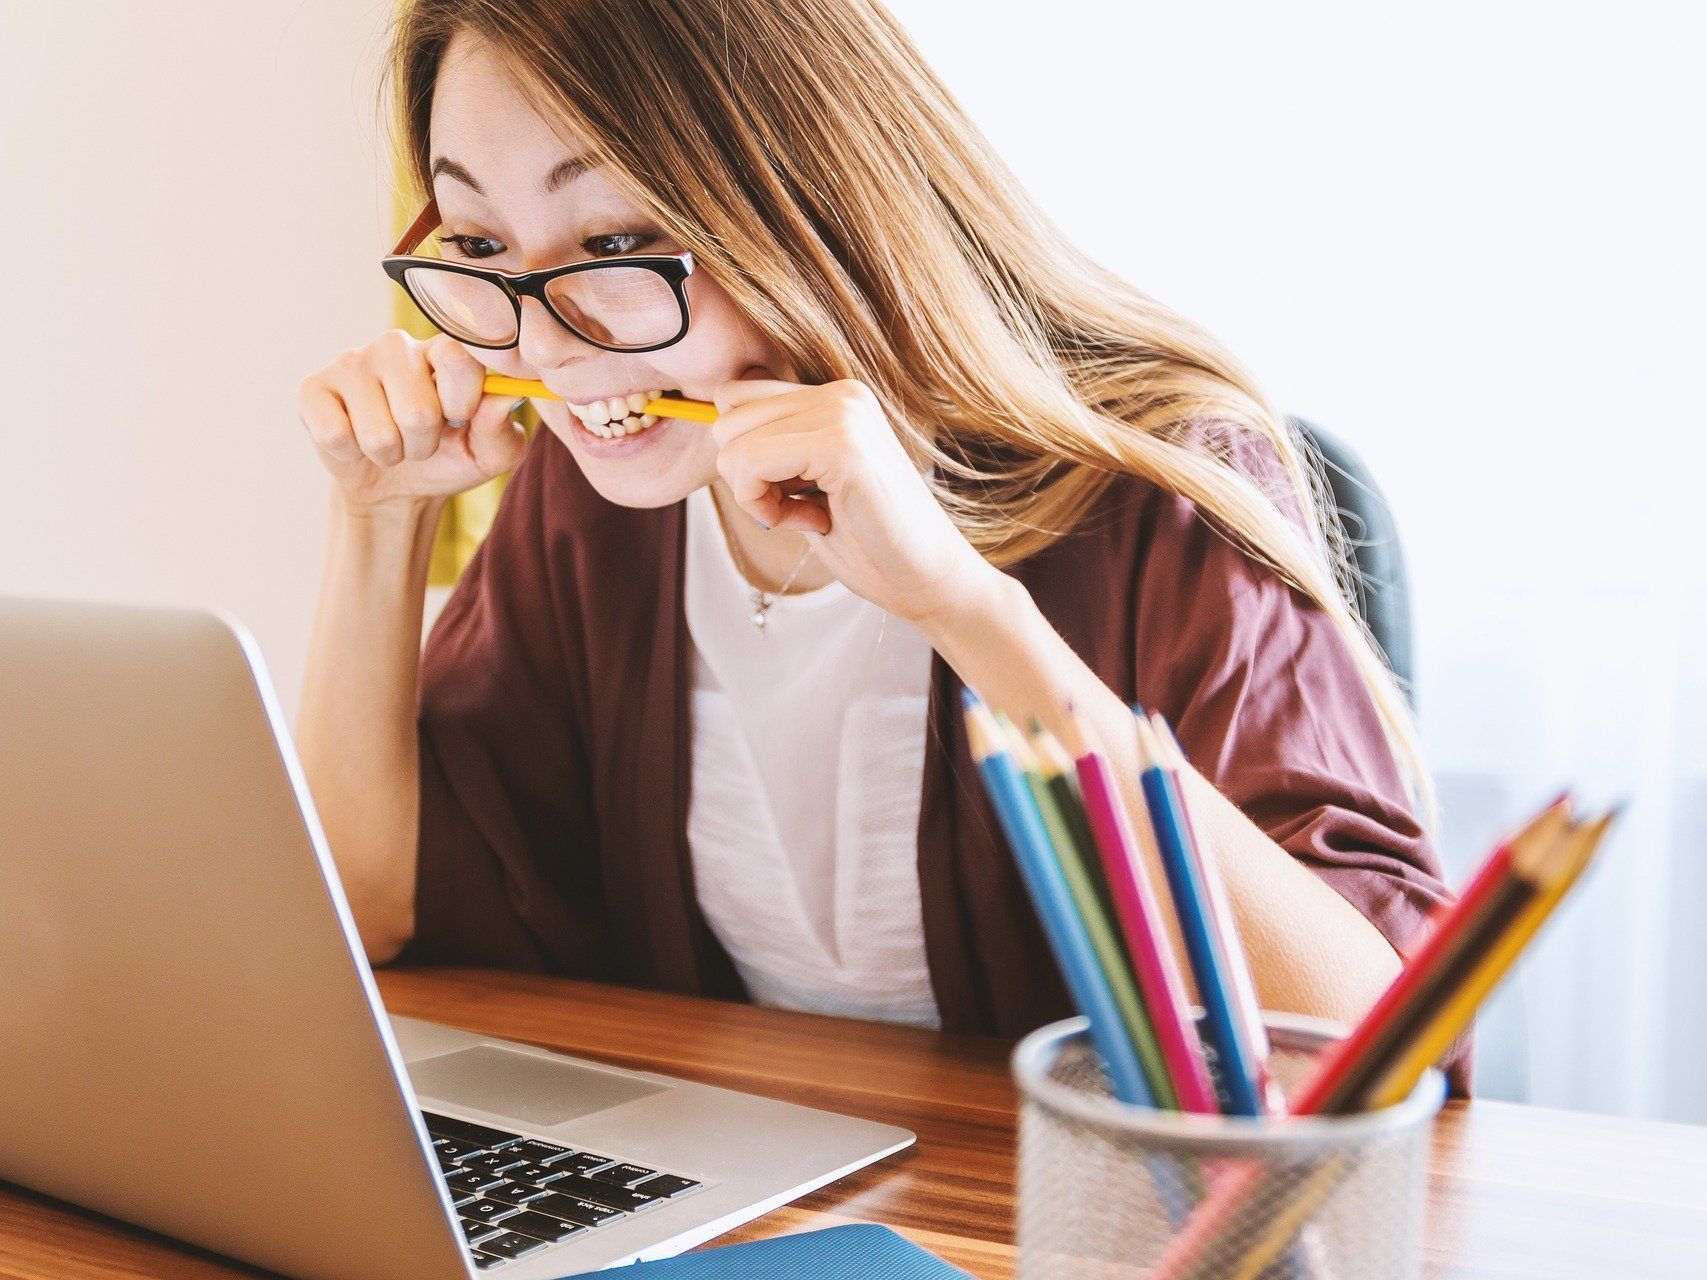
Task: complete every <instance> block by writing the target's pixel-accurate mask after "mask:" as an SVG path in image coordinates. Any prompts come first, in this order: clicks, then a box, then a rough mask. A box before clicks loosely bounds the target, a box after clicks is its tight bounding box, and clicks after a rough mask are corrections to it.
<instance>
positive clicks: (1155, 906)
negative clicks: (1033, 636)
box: [1065, 708, 1220, 1115]
mask: <svg viewBox="0 0 1707 1280" xmlns="http://www.w3.org/2000/svg"><path fill="white" fill-rule="evenodd" d="M1068 720H1069V726H1070V727H1069V730H1068V733H1067V735H1066V737H1067V739H1068V740H1067V742H1066V744H1065V745H1066V747H1067V749H1068V751H1069V752H1070V753H1071V754H1072V756H1073V763H1074V768H1075V769H1076V771H1077V772H1078V775H1079V789H1080V791H1081V792H1082V793H1083V795H1084V798H1085V815H1086V817H1087V818H1089V820H1090V825H1091V834H1092V835H1094V836H1095V837H1096V844H1097V851H1098V852H1099V853H1100V854H1101V855H1102V865H1103V870H1104V872H1105V874H1106V876H1107V879H1108V887H1109V893H1110V896H1111V897H1113V899H1114V907H1115V912H1116V914H1117V915H1118V916H1119V917H1120V927H1121V931H1122V932H1123V933H1124V934H1125V935H1126V945H1127V948H1128V949H1129V950H1130V952H1131V954H1132V967H1133V969H1134V970H1135V971H1136V973H1137V977H1138V989H1139V990H1140V991H1141V992H1142V993H1143V995H1144V1003H1145V1005H1146V1006H1148V1009H1149V1014H1150V1021H1151V1023H1152V1025H1153V1026H1154V1027H1155V1031H1156V1040H1157V1043H1158V1044H1159V1045H1160V1046H1161V1049H1162V1057H1163V1059H1164V1061H1165V1062H1166V1063H1167V1067H1168V1074H1169V1076H1170V1077H1172V1079H1173V1085H1174V1092H1175V1093H1176V1094H1178V1095H1179V1101H1180V1108H1181V1110H1184V1111H1196V1112H1199V1113H1202V1114H1205V1115H1215V1114H1217V1113H1218V1112H1219V1111H1220V1107H1219V1106H1218V1105H1217V1103H1216V1100H1215V1089H1214V1086H1213V1085H1212V1084H1211V1083H1210V1081H1209V1069H1208V1067H1207V1066H1206V1065H1205V1064H1204V1061H1203V1047H1202V1044H1201V1042H1200V1041H1199V1040H1198V1038H1197V1028H1196V1027H1195V1026H1194V1025H1192V1022H1191V1017H1190V1013H1189V1010H1190V1007H1191V1002H1190V1001H1189V1000H1188V999H1187V998H1186V994H1185V983H1184V982H1183V981H1182V980H1181V978H1180V973H1179V968H1178V966H1177V965H1176V964H1175V963H1174V955H1173V948H1172V946H1171V945H1170V944H1169V942H1168V935H1167V933H1166V932H1165V926H1164V924H1163V922H1162V921H1163V917H1162V910H1161V906H1160V904H1159V903H1158V902H1157V900H1156V895H1155V892H1154V890H1153V889H1152V888H1151V885H1150V879H1149V875H1148V873H1147V872H1146V871H1145V869H1144V866H1143V863H1142V861H1141V855H1140V853H1139V850H1138V844H1137V837H1136V835H1135V834H1134V832H1133V828H1132V823H1131V822H1130V821H1129V820H1128V818H1127V813H1126V803H1125V800H1124V798H1123V797H1122V796H1121V793H1120V788H1119V784H1118V783H1117V782H1116V781H1115V778H1114V773H1113V771H1112V770H1111V769H1110V768H1109V765H1108V761H1107V759H1105V758H1104V757H1103V756H1101V755H1099V754H1098V753H1097V752H1096V751H1095V750H1094V749H1092V747H1091V745H1090V739H1089V737H1088V736H1087V734H1086V732H1085V726H1084V724H1083V723H1082V722H1081V721H1080V719H1079V718H1078V716H1076V715H1075V714H1074V713H1073V712H1072V710H1071V708H1069V709H1068Z"/></svg>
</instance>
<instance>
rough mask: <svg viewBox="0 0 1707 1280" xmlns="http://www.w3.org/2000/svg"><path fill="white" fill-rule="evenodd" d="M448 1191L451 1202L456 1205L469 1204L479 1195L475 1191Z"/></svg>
mask: <svg viewBox="0 0 1707 1280" xmlns="http://www.w3.org/2000/svg"><path fill="white" fill-rule="evenodd" d="M447 1190H448V1191H449V1192H450V1202H451V1203H452V1204H455V1205H464V1204H467V1203H468V1202H469V1201H470V1200H472V1199H474V1197H475V1195H476V1194H477V1193H476V1192H473V1191H464V1190H462V1189H461V1188H458V1187H448V1188H447Z"/></svg>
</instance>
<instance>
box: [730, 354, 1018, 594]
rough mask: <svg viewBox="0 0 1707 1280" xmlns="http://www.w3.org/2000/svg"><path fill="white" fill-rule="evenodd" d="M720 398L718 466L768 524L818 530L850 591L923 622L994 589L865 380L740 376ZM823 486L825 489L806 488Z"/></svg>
mask: <svg viewBox="0 0 1707 1280" xmlns="http://www.w3.org/2000/svg"><path fill="white" fill-rule="evenodd" d="M750 372H751V371H750ZM716 401H717V410H718V419H717V422H716V423H715V424H714V425H713V426H712V431H713V433H714V434H715V436H716V438H717V443H718V446H719V452H718V456H717V469H718V471H719V472H720V473H721V474H722V476H723V478H724V480H725V481H726V482H727V483H728V485H729V487H730V489H731V490H732V491H733V492H734V495H735V500H736V501H737V502H739V503H740V504H741V507H742V508H743V509H744V510H745V511H746V512H747V513H748V514H750V515H751V516H752V517H753V518H754V519H755V520H757V521H758V522H759V523H760V524H762V525H766V526H768V527H769V528H772V529H797V530H800V531H801V532H803V533H806V534H808V535H814V534H815V535H821V537H820V541H819V543H818V554H819V558H820V559H822V560H823V561H824V563H825V564H826V565H827V566H828V567H829V569H830V571H831V572H832V573H834V574H835V575H836V577H837V578H839V579H840V580H841V581H842V582H843V583H844V584H845V585H846V586H847V587H848V588H849V590H851V591H853V592H855V593H856V594H858V595H861V596H863V597H865V599H867V600H870V601H871V602H872V603H873V604H875V605H877V606H879V607H880V608H882V609H885V610H887V611H888V612H890V613H893V614H895V615H896V616H897V617H900V618H905V619H907V620H908V621H910V622H913V623H914V624H915V625H921V626H922V625H923V624H925V623H926V622H928V621H931V620H934V619H939V618H944V617H946V616H948V615H951V614H952V613H953V612H954V611H955V610H956V609H958V608H959V607H960V606H961V604H962V603H964V602H969V601H970V600H972V599H974V598H975V597H976V596H977V594H978V593H979V592H980V591H982V590H985V589H987V587H988V584H989V580H990V577H991V576H992V575H994V574H995V573H996V572H997V571H996V570H995V569H994V568H992V567H991V566H990V565H989V563H988V562H987V561H985V560H984V558H983V557H982V556H980V555H979V554H978V552H977V551H976V550H974V549H973V547H972V544H971V543H969V542H967V541H966V538H965V537H964V536H963V535H962V534H961V532H960V530H959V529H957V528H955V526H954V523H953V521H951V520H950V519H949V518H948V513H947V512H945V511H944V510H943V509H942V507H941V505H940V504H938V502H937V500H936V498H935V497H933V496H932V494H931V491H930V489H929V488H928V487H927V486H926V484H925V481H924V477H923V476H921V475H920V474H919V470H918V468H917V467H915V466H914V465H913V461H912V459H911V458H909V457H908V456H907V451H906V450H905V449H904V448H902V446H901V441H900V439H899V438H898V437H897V436H896V434H895V429H894V428H893V427H892V426H891V425H890V424H889V420H888V418H887V417H886V416H885V415H884V412H883V409H882V406H881V405H879V404H878V402H877V397H876V396H875V395H873V394H872V392H871V389H870V388H869V387H867V386H866V385H865V384H864V383H862V382H855V381H853V380H851V379H844V380H842V381H839V382H827V383H823V384H821V385H818V386H808V385H802V384H800V383H797V382H783V381H780V380H777V379H771V378H756V377H755V378H751V379H737V380H735V381H732V382H726V383H724V384H723V385H722V386H721V387H719V388H718V390H717V395H716ZM814 486H815V487H816V488H817V489H819V490H821V491H822V492H821V493H820V494H802V493H801V491H802V490H803V489H808V488H811V487H814ZM797 495H798V496H797Z"/></svg>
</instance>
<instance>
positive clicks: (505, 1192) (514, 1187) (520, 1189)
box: [486, 1182, 545, 1205]
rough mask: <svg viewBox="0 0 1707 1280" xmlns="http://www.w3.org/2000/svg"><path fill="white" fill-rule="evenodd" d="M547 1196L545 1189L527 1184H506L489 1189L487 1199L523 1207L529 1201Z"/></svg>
mask: <svg viewBox="0 0 1707 1280" xmlns="http://www.w3.org/2000/svg"><path fill="white" fill-rule="evenodd" d="M544 1194H545V1189H544V1188H543V1187H535V1186H531V1185H529V1184H528V1183H526V1182H506V1183H504V1184H503V1185H502V1186H498V1187H488V1188H487V1189H486V1198H487V1199H489V1200H502V1201H503V1202H504V1203H505V1204H514V1205H522V1204H526V1203H527V1202H528V1201H529V1200H537V1199H539V1198H540V1197H541V1196H542V1195H544Z"/></svg>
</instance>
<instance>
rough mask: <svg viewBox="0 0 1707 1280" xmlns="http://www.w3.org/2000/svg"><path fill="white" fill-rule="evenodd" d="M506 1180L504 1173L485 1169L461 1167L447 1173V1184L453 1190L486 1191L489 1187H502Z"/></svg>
mask: <svg viewBox="0 0 1707 1280" xmlns="http://www.w3.org/2000/svg"><path fill="white" fill-rule="evenodd" d="M504 1182H505V1178H504V1175H503V1174H501V1173H487V1172H486V1171H485V1170H484V1169H461V1170H459V1171H458V1172H456V1173H450V1174H446V1175H445V1186H447V1187H449V1188H451V1189H452V1190H453V1191H485V1190H486V1189H487V1188H489V1187H501V1186H503V1185H504Z"/></svg>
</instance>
